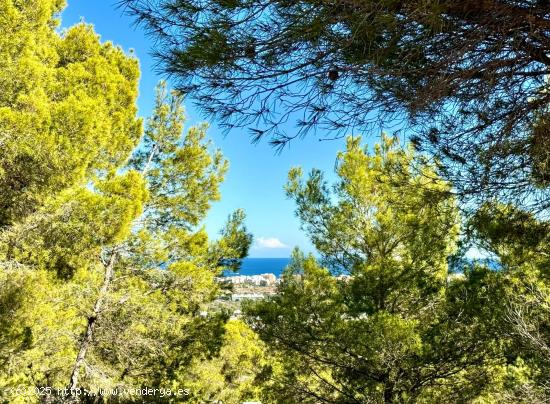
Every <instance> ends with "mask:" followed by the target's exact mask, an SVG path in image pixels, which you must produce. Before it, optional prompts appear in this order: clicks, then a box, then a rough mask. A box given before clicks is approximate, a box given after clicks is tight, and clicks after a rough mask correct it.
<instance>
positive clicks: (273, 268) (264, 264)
mask: <svg viewBox="0 0 550 404" xmlns="http://www.w3.org/2000/svg"><path fill="white" fill-rule="evenodd" d="M289 262H290V258H245V259H244V260H243V264H242V265H241V269H240V270H239V272H233V271H226V272H225V273H224V275H225V276H235V275H260V274H273V275H275V276H276V277H277V278H278V277H279V276H281V273H282V272H283V270H284V269H285V268H286V266H287V265H288V263H289Z"/></svg>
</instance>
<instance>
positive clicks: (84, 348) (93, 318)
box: [68, 251, 117, 390]
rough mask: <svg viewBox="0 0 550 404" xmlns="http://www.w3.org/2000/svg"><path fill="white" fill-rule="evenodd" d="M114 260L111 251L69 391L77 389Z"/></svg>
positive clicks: (111, 276)
mask: <svg viewBox="0 0 550 404" xmlns="http://www.w3.org/2000/svg"><path fill="white" fill-rule="evenodd" d="M116 258H117V252H116V251H113V253H112V254H111V258H110V259H109V262H108V264H107V265H106V266H105V277H104V278H103V285H101V289H100V290H99V295H98V297H97V300H96V302H95V305H94V309H93V312H92V314H91V315H90V316H89V317H88V326H87V328H86V333H85V334H84V337H83V338H82V342H81V343H80V349H79V351H78V355H77V357H76V361H75V364H74V367H73V371H72V372H71V380H70V382H69V386H68V388H69V390H71V389H76V388H77V387H78V378H79V376H80V369H81V367H82V365H83V364H84V360H85V358H86V353H87V351H88V348H89V347H90V345H91V343H92V340H93V337H94V329H95V324H96V321H97V318H98V316H99V314H100V313H101V311H102V309H103V304H104V303H105V298H106V296H107V292H108V291H109V287H110V285H111V282H112V280H113V275H114V266H115V263H116Z"/></svg>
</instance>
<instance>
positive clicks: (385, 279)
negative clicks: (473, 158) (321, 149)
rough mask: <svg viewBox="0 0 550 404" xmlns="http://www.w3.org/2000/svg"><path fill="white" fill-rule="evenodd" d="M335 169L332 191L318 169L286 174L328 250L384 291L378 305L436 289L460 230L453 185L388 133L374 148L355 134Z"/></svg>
mask: <svg viewBox="0 0 550 404" xmlns="http://www.w3.org/2000/svg"><path fill="white" fill-rule="evenodd" d="M337 174H338V177H339V182H338V183H337V184H336V185H335V186H334V193H331V192H330V188H329V187H328V185H327V184H326V183H325V182H324V180H323V176H322V173H320V172H319V171H316V170H314V171H312V173H311V174H310V176H309V178H308V179H307V180H306V181H304V180H302V179H301V172H300V170H299V169H294V170H292V171H291V172H290V173H289V184H288V185H287V194H288V195H289V196H290V197H291V198H293V199H294V200H295V201H296V203H297V205H298V207H297V214H298V216H299V217H300V219H301V220H302V223H303V227H304V228H305V229H306V231H307V232H308V233H309V234H310V237H311V239H312V241H313V243H314V244H315V246H316V247H317V249H318V250H319V251H320V252H321V253H322V254H323V256H324V257H325V258H327V259H328V260H330V262H331V263H333V264H335V265H337V266H340V267H344V268H345V269H346V270H347V271H350V272H351V273H352V274H354V275H357V279H358V280H359V279H362V278H364V280H363V282H364V285H363V286H364V287H367V288H369V290H370V289H372V291H373V293H374V290H379V291H384V292H383V293H384V296H380V297H379V299H378V302H377V303H376V305H379V307H380V308H382V307H385V305H386V302H387V300H393V299H398V300H400V299H401V298H403V299H405V301H407V300H409V301H410V298H411V297H412V296H413V295H414V294H415V293H419V294H423V293H427V291H429V290H431V292H430V293H432V292H434V291H436V290H438V289H439V288H440V287H441V286H442V285H443V281H444V280H445V277H446V275H447V257H448V256H449V255H450V254H451V253H452V252H453V251H454V249H455V243H456V240H457V237H458V230H459V226H458V213H457V209H456V203H455V201H454V200H453V199H452V198H451V197H450V186H449V184H447V183H446V182H444V181H443V180H441V179H440V178H439V177H437V175H436V174H435V171H434V169H433V168H432V167H430V166H429V165H428V164H427V163H425V162H424V161H423V159H422V157H421V156H415V155H414V153H413V151H412V149H402V148H400V147H399V144H398V143H397V139H396V138H388V137H386V136H383V137H382V141H381V144H379V145H376V146H375V147H374V153H373V154H370V153H369V152H368V150H367V149H365V148H363V147H362V146H361V143H360V138H355V139H353V138H350V139H349V140H348V144H347V150H346V152H344V153H340V154H339V157H338V167H337ZM415 290H416V292H414V291H415ZM402 294H406V295H408V296H407V297H405V296H402V297H398V295H399V296H401V295H402ZM418 303H419V304H420V302H418Z"/></svg>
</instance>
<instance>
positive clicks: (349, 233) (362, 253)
mask: <svg viewBox="0 0 550 404" xmlns="http://www.w3.org/2000/svg"><path fill="white" fill-rule="evenodd" d="M336 170H337V174H338V178H339V181H338V182H337V184H336V185H334V186H333V187H332V189H333V191H334V192H331V187H329V186H328V185H327V184H326V183H325V181H324V180H323V176H322V173H321V172H319V171H317V170H314V171H312V173H311V174H310V176H309V177H308V179H307V180H303V179H302V177H301V171H300V170H299V169H293V170H291V172H290V173H289V183H288V185H287V192H288V195H289V196H290V197H291V198H293V199H294V200H295V201H296V203H297V215H298V217H299V218H300V219H301V221H302V223H303V226H304V229H305V230H306V231H307V232H308V233H309V235H310V238H311V240H312V241H313V243H314V245H315V246H316V247H317V249H318V251H319V252H320V253H321V254H322V260H323V262H325V263H328V264H330V268H332V270H331V271H329V270H328V269H326V268H324V267H323V266H321V265H320V264H319V263H318V262H317V260H316V259H315V258H313V257H312V256H308V257H306V256H304V255H303V254H302V253H300V252H299V251H295V252H294V254H293V260H292V262H291V264H290V265H289V267H288V268H287V269H286V271H285V273H284V276H283V279H282V282H281V284H280V285H279V288H278V293H277V295H276V296H273V297H271V298H269V299H268V300H266V301H262V302H258V303H249V304H248V305H247V306H246V313H247V322H248V323H249V324H250V325H251V326H252V328H253V329H254V330H255V331H257V332H258V334H259V335H260V338H261V339H262V340H263V341H264V342H265V343H266V345H267V347H268V352H269V353H270V357H271V359H270V362H269V363H268V364H267V365H266V366H265V367H264V370H263V372H262V374H261V375H262V376H263V379H262V380H263V384H262V387H263V389H262V391H263V399H264V400H265V401H266V402H318V401H319V400H323V401H326V402H334V403H347V402H419V403H433V402H444V401H449V402H479V403H482V402H483V403H489V402H497V401H505V402H515V401H516V400H517V399H518V398H519V397H521V394H522V392H523V393H525V394H528V397H530V398H532V399H536V400H539V399H542V398H543V397H545V395H547V394H548V391H547V390H546V389H545V387H544V386H545V384H544V382H543V380H544V377H546V376H545V375H546V374H547V369H548V363H547V361H546V354H545V353H544V352H545V349H546V347H547V346H548V338H547V335H548V334H547V331H546V330H547V329H548V328H547V325H548V322H547V321H548V318H549V316H548V313H549V312H548V310H547V307H548V303H547V302H548V296H549V295H548V289H547V286H546V285H545V283H544V282H543V281H542V280H541V279H540V278H539V275H538V272H537V269H535V268H534V267H535V266H536V265H534V266H533V265H530V264H528V263H527V261H524V263H525V265H526V266H523V267H522V268H521V269H518V268H512V267H510V268H503V269H502V270H500V271H494V270H490V269H489V268H487V267H485V266H480V265H475V264H474V265H468V266H466V267H464V268H463V269H462V273H458V274H451V273H449V272H448V264H447V260H448V258H449V257H450V256H451V255H452V254H453V253H454V251H455V248H456V243H457V241H458V230H459V226H458V220H459V217H458V213H457V207H456V203H455V201H454V200H453V197H452V195H451V193H450V190H451V189H450V186H449V184H448V183H446V182H445V181H443V180H441V179H439V178H438V177H437V175H436V174H435V173H434V171H433V168H432V167H431V166H430V165H429V164H427V163H426V161H425V160H424V158H423V157H422V156H419V155H415V153H414V152H413V151H412V150H411V149H409V148H405V149H403V148H401V147H399V145H398V144H397V140H396V139H392V138H387V137H385V136H384V137H382V143H381V144H380V145H377V146H375V148H374V152H373V153H372V154H371V153H369V152H368V150H367V149H365V148H362V147H361V146H360V140H358V139H349V140H348V148H347V150H346V152H344V153H341V154H340V155H339V160H338V165H337V168H336ZM506 209H508V210H506ZM511 212H514V211H513V210H511V209H510V208H505V209H504V210H501V211H500V214H501V216H502V217H501V216H498V215H497V216H494V217H492V219H493V221H491V220H489V219H488V218H486V219H484V220H480V222H479V224H481V223H489V225H488V226H486V227H485V228H484V227H482V226H481V225H479V226H477V229H478V230H477V231H478V232H479V234H481V233H482V232H485V233H483V234H484V236H483V240H486V241H487V242H488V243H493V244H492V245H500V246H501V247H502V248H501V250H499V251H500V252H501V254H502V255H501V257H502V259H503V260H504V259H505V258H506V256H507V255H506V254H509V256H510V257H511V256H514V257H516V259H517V258H520V257H521V254H520V253H519V251H521V250H511V249H510V246H511V245H514V243H516V244H517V242H518V241H519V239H518V238H517V237H514V228H513V227H512V228H510V229H509V233H506V232H503V233H501V232H500V231H498V230H495V229H497V228H495V227H494V226H496V224H501V225H502V226H504V227H506V226H507V225H508V223H511V221H514V220H515V219H514V217H515V218H516V219H517V218H518V217H519V218H521V217H524V219H525V220H524V221H523V222H521V224H519V223H518V224H517V225H523V226H525V227H524V229H523V230H524V233H525V232H527V230H528V229H529V231H531V232H532V234H533V235H536V234H539V235H541V234H542V233H541V232H540V231H539V230H538V227H537V226H543V224H542V223H538V222H537V221H536V220H535V219H534V218H532V217H530V216H529V215H527V216H525V215H524V216H522V215H523V214H521V213H520V212H516V214H515V216H514V215H512V216H510V215H509V214H510V213H511ZM486 213H487V212H486V211H484V210H481V211H480V213H479V217H480V218H481V217H483V215H486ZM505 213H506V214H505ZM505 218H507V220H508V221H507V220H506V219H505ZM528 218H530V219H529V220H527V219H528ZM537 223H538V224H537ZM484 229H485V230H484ZM491 231H492V233H491ZM491 234H492V236H491ZM520 234H522V233H520ZM544 234H546V233H544ZM497 236H501V237H500V238H498V237H497ZM529 240H530V239H529ZM535 240H536V243H531V245H530V246H528V245H527V244H528V243H529V241H528V240H526V243H527V244H526V245H525V246H524V247H525V249H527V248H531V250H530V251H534V250H533V248H534V246H535V245H540V242H541V240H540V237H539V238H537V237H534V236H533V238H532V241H533V242H534V241H535ZM502 243H505V244H506V243H508V244H507V247H506V248H504V244H502ZM528 256H529V257H532V255H528ZM514 262H516V261H514ZM335 270H336V271H337V272H338V270H340V271H344V275H343V276H336V275H337V274H335V273H334V271H335Z"/></svg>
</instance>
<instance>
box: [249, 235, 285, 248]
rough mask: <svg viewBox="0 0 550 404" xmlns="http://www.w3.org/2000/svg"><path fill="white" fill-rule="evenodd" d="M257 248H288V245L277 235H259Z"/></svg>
mask: <svg viewBox="0 0 550 404" xmlns="http://www.w3.org/2000/svg"><path fill="white" fill-rule="evenodd" d="M256 248H288V246H287V245H286V244H285V243H283V242H282V241H281V240H279V239H278V238H277V237H258V238H257V239H256Z"/></svg>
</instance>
